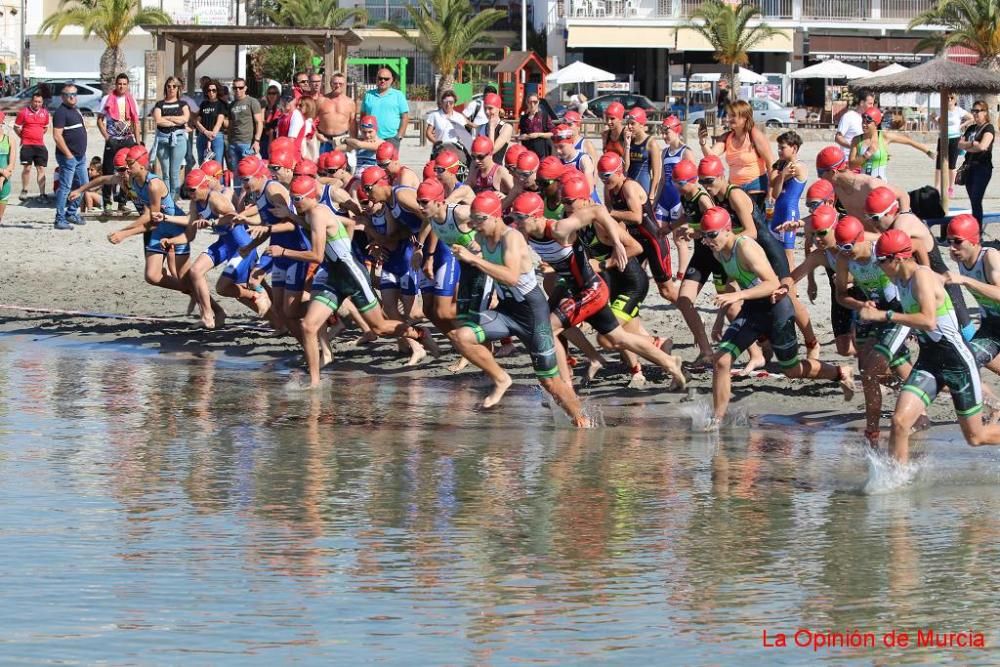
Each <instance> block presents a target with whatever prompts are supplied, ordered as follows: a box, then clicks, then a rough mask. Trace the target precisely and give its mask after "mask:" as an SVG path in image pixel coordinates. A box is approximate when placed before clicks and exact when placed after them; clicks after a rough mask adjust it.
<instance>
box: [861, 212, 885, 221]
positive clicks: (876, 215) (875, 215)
mask: <svg viewBox="0 0 1000 667" xmlns="http://www.w3.org/2000/svg"><path fill="white" fill-rule="evenodd" d="M887 215H889V212H888V211H882V212H881V213H866V214H865V218H866V219H867V220H871V221H872V222H878V221H879V220H881V219H882V218H884V217H886V216H887Z"/></svg>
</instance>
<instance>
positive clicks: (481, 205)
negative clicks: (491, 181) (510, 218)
mask: <svg viewBox="0 0 1000 667" xmlns="http://www.w3.org/2000/svg"><path fill="white" fill-rule="evenodd" d="M472 212H473V213H475V214H477V215H491V216H493V217H495V218H499V217H500V216H501V215H503V202H502V201H500V195H498V194H497V193H496V191H495V190H486V191H485V192H480V193H479V194H478V195H476V198H475V199H473V200H472Z"/></svg>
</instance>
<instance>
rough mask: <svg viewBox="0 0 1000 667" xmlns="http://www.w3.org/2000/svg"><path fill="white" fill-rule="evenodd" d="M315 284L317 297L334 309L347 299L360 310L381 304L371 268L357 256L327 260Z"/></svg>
mask: <svg viewBox="0 0 1000 667" xmlns="http://www.w3.org/2000/svg"><path fill="white" fill-rule="evenodd" d="M279 259H280V258H279ZM312 285H313V286H312V291H311V292H310V295H311V296H312V299H313V301H318V302H319V303H322V304H323V305H324V306H327V307H328V308H329V309H330V310H332V311H334V312H336V311H337V309H338V308H340V304H342V303H343V302H344V301H345V300H346V299H350V300H351V301H352V302H353V303H354V306H355V308H357V309H358V312H360V313H367V312H368V311H369V310H372V309H373V308H375V307H376V306H378V305H379V301H378V297H377V296H376V295H375V290H373V289H372V286H371V282H370V281H369V280H368V272H367V271H365V267H364V266H362V264H361V262H359V261H357V260H356V259H355V258H354V257H353V256H352V257H351V258H350V260H348V261H343V260H341V261H337V262H324V263H323V265H322V266H320V267H319V269H317V270H316V275H314V276H313V282H312Z"/></svg>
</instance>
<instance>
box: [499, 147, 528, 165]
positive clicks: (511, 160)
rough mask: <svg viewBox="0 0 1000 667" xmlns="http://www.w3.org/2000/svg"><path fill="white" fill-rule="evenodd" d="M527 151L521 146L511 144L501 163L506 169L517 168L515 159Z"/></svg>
mask: <svg viewBox="0 0 1000 667" xmlns="http://www.w3.org/2000/svg"><path fill="white" fill-rule="evenodd" d="M526 150H528V149H527V148H525V147H524V146H522V145H521V144H511V145H510V146H508V147H507V152H506V153H504V156H503V163H504V165H505V166H506V167H507V168H508V169H516V168H517V159H518V158H519V157H521V155H522V154H523V153H524V151H526Z"/></svg>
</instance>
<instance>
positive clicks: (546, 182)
mask: <svg viewBox="0 0 1000 667" xmlns="http://www.w3.org/2000/svg"><path fill="white" fill-rule="evenodd" d="M535 182H536V183H538V184H539V185H540V186H542V187H543V188H547V187H548V186H550V185H552V184H553V183H555V182H556V179H554V178H536V179H535Z"/></svg>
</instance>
